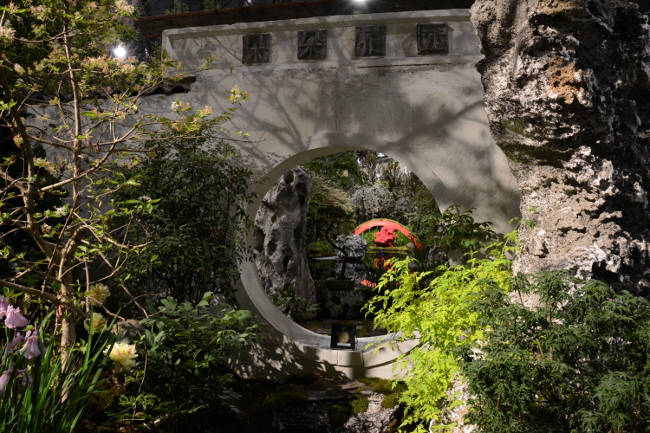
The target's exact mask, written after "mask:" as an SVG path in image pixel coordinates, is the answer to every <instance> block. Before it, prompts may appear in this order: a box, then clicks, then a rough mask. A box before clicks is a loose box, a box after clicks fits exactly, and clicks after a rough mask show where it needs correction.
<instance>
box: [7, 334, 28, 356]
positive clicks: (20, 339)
mask: <svg viewBox="0 0 650 433" xmlns="http://www.w3.org/2000/svg"><path fill="white" fill-rule="evenodd" d="M23 341H25V337H23V336H22V335H20V332H19V333H17V334H16V338H14V339H13V340H11V343H9V344H7V347H6V349H5V353H14V351H15V350H16V346H18V345H19V344H20V343H22V342H23Z"/></svg>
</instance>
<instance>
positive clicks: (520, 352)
mask: <svg viewBox="0 0 650 433" xmlns="http://www.w3.org/2000/svg"><path fill="white" fill-rule="evenodd" d="M513 289H514V291H513V293H512V294H511V295H510V296H506V295H504V293H503V291H502V290H500V289H499V288H498V287H497V286H496V285H495V284H492V283H491V284H486V285H485V286H484V296H482V297H481V298H478V299H477V300H476V301H475V302H474V303H473V305H472V306H471V309H470V310H471V311H472V313H473V314H476V315H478V317H479V319H478V321H477V323H476V325H477V326H478V327H479V328H481V329H485V332H484V337H483V343H480V344H479V343H476V344H474V345H472V346H471V347H463V348H462V350H459V352H460V353H461V354H462V356H463V362H462V364H461V368H462V372H463V374H464V375H465V377H467V378H468V379H469V392H470V394H471V395H473V396H474V398H473V399H472V401H471V404H472V405H473V407H472V410H471V412H470V415H469V420H470V422H472V423H475V424H477V425H478V429H479V431H481V432H486V433H488V432H493V433H497V432H498V433H515V432H517V433H523V432H526V433H528V432H533V433H537V432H539V433H547V432H548V433H550V432H566V433H577V432H592V433H608V432H627V433H641V432H647V431H649V430H650V303H649V302H648V301H647V300H644V299H640V298H638V297H636V296H633V295H631V294H629V293H627V292H622V293H619V294H617V293H614V291H613V290H612V289H611V288H610V287H608V286H607V285H606V284H605V283H602V282H600V281H595V280H591V281H588V282H584V281H579V280H576V279H573V278H571V277H570V276H569V273H568V272H551V273H542V274H538V275H536V276H534V277H526V276H518V277H517V278H516V279H515V281H514V284H513ZM524 299H529V300H533V301H534V300H536V299H538V300H539V301H538V302H537V304H538V306H536V307H526V306H525V305H523V304H522V301H523V300H524Z"/></svg>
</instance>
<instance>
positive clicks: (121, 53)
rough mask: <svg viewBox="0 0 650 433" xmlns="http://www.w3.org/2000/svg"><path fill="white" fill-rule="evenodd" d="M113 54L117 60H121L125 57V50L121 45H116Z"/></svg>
mask: <svg viewBox="0 0 650 433" xmlns="http://www.w3.org/2000/svg"><path fill="white" fill-rule="evenodd" d="M113 54H114V55H115V57H117V58H118V59H123V58H125V57H126V49H125V48H124V47H123V46H122V45H118V46H117V47H115V48H114V49H113Z"/></svg>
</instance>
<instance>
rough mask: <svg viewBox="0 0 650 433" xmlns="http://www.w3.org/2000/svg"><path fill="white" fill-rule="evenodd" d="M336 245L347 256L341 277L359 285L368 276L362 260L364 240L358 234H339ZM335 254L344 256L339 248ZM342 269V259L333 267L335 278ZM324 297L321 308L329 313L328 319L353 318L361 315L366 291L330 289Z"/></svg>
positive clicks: (364, 253) (364, 250)
mask: <svg viewBox="0 0 650 433" xmlns="http://www.w3.org/2000/svg"><path fill="white" fill-rule="evenodd" d="M336 246H337V248H340V249H342V250H344V251H345V252H346V253H347V256H348V261H347V262H346V263H345V272H343V275H342V276H343V278H344V279H351V280H353V281H354V282H355V283H356V284H357V286H359V285H360V283H361V281H363V280H365V279H367V278H368V267H367V266H366V265H365V263H363V262H362V260H363V257H364V256H365V255H366V250H367V249H368V244H367V242H366V240H365V239H364V238H363V237H362V236H359V235H350V236H339V237H338V238H336ZM336 255H337V257H339V258H341V259H342V258H344V254H343V253H342V252H341V251H340V250H337V251H336ZM342 271H343V261H342V260H339V261H337V262H336V266H335V267H334V275H335V278H340V277H341V274H342ZM324 299H325V302H324V305H323V306H322V307H323V310H325V311H326V312H328V313H329V316H328V317H329V318H330V319H337V320H354V319H358V318H360V317H363V312H362V311H361V308H362V307H363V306H364V305H365V303H366V301H367V300H368V299H367V294H366V292H365V291H361V290H358V289H355V290H352V291H349V292H347V291H335V290H330V291H327V292H326V293H325V296H324Z"/></svg>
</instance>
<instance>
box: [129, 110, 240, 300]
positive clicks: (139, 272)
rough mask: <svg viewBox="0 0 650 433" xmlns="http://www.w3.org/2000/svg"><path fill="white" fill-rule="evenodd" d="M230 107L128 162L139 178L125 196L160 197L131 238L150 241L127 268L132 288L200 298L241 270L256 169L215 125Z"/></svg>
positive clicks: (154, 144) (223, 287) (227, 116)
mask: <svg viewBox="0 0 650 433" xmlns="http://www.w3.org/2000/svg"><path fill="white" fill-rule="evenodd" d="M230 114H231V113H229V112H226V113H224V114H222V115H220V116H217V117H215V118H214V119H212V120H211V121H210V122H206V124H205V125H203V127H202V128H201V129H200V130H198V131H196V132H195V136H194V137H192V138H183V137H178V138H174V137H172V138H167V139H165V140H160V141H158V140H153V141H150V142H148V143H146V146H145V148H146V149H147V150H148V151H149V152H148V153H147V154H146V156H145V157H144V158H142V159H140V160H138V161H137V163H136V164H134V165H132V166H129V167H127V168H124V169H123V172H124V173H125V176H127V177H130V178H137V179H138V184H137V185H134V186H132V187H130V188H128V189H125V190H123V191H121V192H120V194H119V195H118V196H119V197H120V198H121V199H122V200H127V199H130V200H142V199H143V198H144V199H148V200H152V199H153V200H152V201H154V200H155V201H156V208H155V209H154V210H153V211H152V212H148V213H141V214H138V216H137V218H136V221H137V224H136V225H134V226H133V230H131V233H130V239H131V240H132V242H134V243H136V244H139V243H144V242H149V243H150V244H149V246H148V247H147V248H146V249H144V250H143V251H141V252H140V254H139V255H138V256H137V260H134V261H133V262H132V263H131V264H129V266H126V267H125V268H123V270H122V275H123V276H124V277H125V278H126V277H127V276H128V277H129V278H130V279H131V281H130V282H129V283H128V284H129V285H130V286H131V287H133V289H132V290H133V291H134V292H137V293H138V294H139V293H159V292H161V291H163V292H165V293H167V294H169V295H171V296H173V297H175V298H177V299H181V300H190V301H192V302H196V301H198V300H199V299H200V298H201V296H202V294H203V293H204V292H206V291H213V292H222V293H228V292H229V290H230V287H231V286H232V284H233V281H234V280H235V278H237V277H238V275H239V273H238V268H237V263H238V261H239V260H243V259H244V258H245V257H246V254H247V251H246V249H245V247H244V230H245V229H246V228H247V227H250V222H249V221H248V219H247V217H246V213H245V206H246V205H247V203H248V201H249V200H250V199H251V197H252V195H251V193H250V192H249V190H250V188H249V187H250V175H251V172H250V171H249V170H248V169H246V168H244V167H242V166H241V165H240V164H238V162H237V160H236V156H235V150H234V148H233V147H232V146H231V145H230V144H228V143H227V142H226V141H224V140H223V139H219V138H218V137H215V130H214V128H212V127H213V126H214V125H216V124H217V123H221V122H225V121H227V120H229V119H230ZM215 121H216V122H215ZM170 135H171V134H170Z"/></svg>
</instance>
